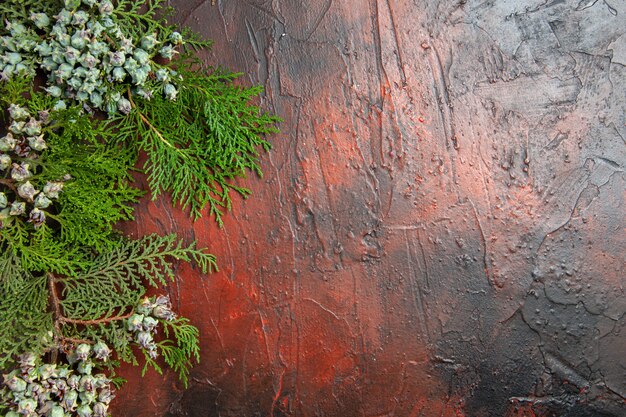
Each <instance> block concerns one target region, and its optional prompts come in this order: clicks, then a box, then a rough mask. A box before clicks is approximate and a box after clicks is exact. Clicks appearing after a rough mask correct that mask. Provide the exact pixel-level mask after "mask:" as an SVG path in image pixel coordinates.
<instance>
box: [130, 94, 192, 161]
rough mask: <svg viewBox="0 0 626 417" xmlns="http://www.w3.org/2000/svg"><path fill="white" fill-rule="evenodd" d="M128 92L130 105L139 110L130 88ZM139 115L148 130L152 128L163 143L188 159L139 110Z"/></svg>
mask: <svg viewBox="0 0 626 417" xmlns="http://www.w3.org/2000/svg"><path fill="white" fill-rule="evenodd" d="M127 92H128V101H130V105H131V106H132V108H133V109H137V105H136V104H135V101H134V100H133V95H132V93H131V91H130V87H129V88H128V90H127ZM137 114H139V117H140V118H141V121H142V122H144V123H145V124H146V126H148V128H150V130H152V131H153V132H154V134H155V135H157V137H158V138H159V139H160V140H161V142H163V143H165V144H166V145H167V146H169V147H170V148H172V149H174V150H176V151H177V152H178V153H179V154H180V155H181V156H182V157H184V158H187V155H185V154H184V153H182V152H181V151H180V149H178V148H177V147H176V146H174V145H172V144H171V143H170V142H169V141H168V140H167V139H165V138H164V137H163V135H162V134H161V132H159V130H158V129H157V128H156V127H154V125H153V124H152V123H150V120H148V118H147V117H146V116H144V115H143V113H142V112H140V111H139V110H137Z"/></svg>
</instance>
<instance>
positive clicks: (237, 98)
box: [114, 58, 278, 225]
mask: <svg viewBox="0 0 626 417" xmlns="http://www.w3.org/2000/svg"><path fill="white" fill-rule="evenodd" d="M194 63H195V61H193V60H190V59H189V58H183V59H182V60H180V61H178V62H177V63H176V64H177V65H178V66H177V70H178V72H179V73H180V74H181V75H182V81H180V82H179V95H178V98H177V100H176V101H175V102H171V101H169V100H167V99H165V98H163V97H161V96H157V97H154V98H153V99H151V100H142V99H136V100H135V102H134V103H133V104H135V106H134V108H133V110H132V111H131V113H130V114H129V115H128V116H127V117H123V116H117V117H116V118H115V119H114V123H116V124H117V126H118V127H119V134H118V139H119V140H121V141H123V142H124V143H125V144H127V145H128V146H136V147H137V148H138V149H139V150H143V151H145V152H146V154H147V156H148V159H147V161H146V163H145V165H144V169H145V170H146V172H147V173H148V181H149V184H150V188H151V190H152V196H153V198H157V197H158V196H159V195H160V194H161V193H162V192H169V193H171V195H172V198H173V199H174V201H176V202H178V203H180V204H181V205H182V206H183V208H186V209H189V210H190V212H191V214H192V215H193V216H194V217H199V216H200V215H201V214H202V211H203V209H204V208H205V206H208V207H209V213H210V214H211V215H214V216H215V218H216V220H217V222H218V223H219V224H220V225H221V224H222V220H221V216H222V212H223V210H230V207H231V197H230V191H231V190H234V191H236V192H238V193H239V194H241V195H243V196H247V195H248V194H249V190H247V189H245V188H242V187H240V186H237V185H236V184H235V182H234V180H235V179H236V178H237V177H245V175H246V172H247V171H252V172H255V173H257V174H258V175H261V169H260V166H259V163H258V158H259V153H258V149H264V150H269V148H270V145H269V143H268V142H267V141H265V140H264V139H263V135H266V134H269V133H273V132H276V128H275V125H276V123H277V121H278V119H277V118H276V117H274V116H270V115H268V114H265V113H261V112H260V110H259V108H258V107H256V106H254V105H251V104H250V100H251V99H252V98H253V97H254V96H257V95H258V94H259V93H260V92H261V88H260V87H253V88H243V87H240V86H237V85H235V84H234V80H235V79H236V77H237V76H238V74H234V73H228V72H222V71H218V70H210V69H205V70H204V71H205V72H202V73H200V74H198V73H197V72H196V71H194V70H192V67H193V64H194ZM172 120H176V123H172Z"/></svg>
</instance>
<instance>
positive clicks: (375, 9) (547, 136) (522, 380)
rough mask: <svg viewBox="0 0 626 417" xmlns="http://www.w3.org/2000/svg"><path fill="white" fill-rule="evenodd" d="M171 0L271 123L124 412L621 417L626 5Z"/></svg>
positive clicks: (158, 220) (210, 57) (148, 209)
mask: <svg viewBox="0 0 626 417" xmlns="http://www.w3.org/2000/svg"><path fill="white" fill-rule="evenodd" d="M211 3H212V2H211V1H210V0H208V1H201V0H174V1H171V4H172V5H173V6H174V7H175V8H176V10H177V12H176V15H175V19H176V20H177V21H179V22H184V23H185V24H188V25H190V26H191V27H193V28H194V29H195V30H197V31H199V32H200V33H202V34H203V35H205V36H207V37H209V38H211V39H213V40H214V41H215V47H214V49H213V51H212V52H211V53H207V54H206V55H205V58H206V61H207V62H208V63H216V64H220V65H224V66H227V67H229V68H231V69H234V70H236V71H241V72H243V73H245V76H244V77H243V78H242V82H243V83H245V84H261V85H264V86H265V89H266V95H265V97H264V98H263V100H262V102H261V105H262V106H263V108H265V109H267V110H271V111H273V112H275V113H277V114H278V115H280V116H281V117H282V118H283V119H284V123H283V124H282V127H281V128H282V134H281V135H277V136H276V137H273V138H271V142H272V143H273V144H274V150H273V151H272V152H271V153H270V154H268V155H264V156H263V166H264V172H265V176H264V177H263V178H262V179H260V178H256V177H251V178H249V179H247V180H245V181H242V185H246V186H248V187H250V188H252V189H253V190H254V194H253V196H252V198H251V199H249V200H247V201H245V202H244V201H240V200H237V201H236V203H235V207H234V214H232V215H229V216H227V218H226V222H225V226H224V229H223V230H219V229H218V228H217V227H215V225H214V223H213V221H212V220H210V219H208V218H207V219H202V220H199V221H198V222H196V223H192V222H190V221H189V220H187V219H186V217H185V216H184V215H183V214H181V213H180V212H178V211H177V210H173V209H171V208H170V206H169V205H168V204H167V203H166V202H163V201H159V202H156V203H148V202H146V203H144V204H143V205H142V206H141V207H140V209H139V211H138V214H137V218H138V226H137V228H138V229H137V231H138V232H141V233H145V232H152V231H157V232H161V233H165V232H169V231H177V232H178V233H180V234H181V235H183V236H185V237H186V238H188V239H193V238H195V239H197V240H198V241H199V243H200V245H201V246H208V247H209V248H210V250H211V251H212V252H213V253H215V254H216V255H217V256H218V260H219V264H220V265H221V270H220V272H219V273H216V274H213V275H210V276H208V277H201V276H200V275H199V274H198V272H197V271H195V270H193V269H191V268H187V267H181V269H180V271H179V279H178V281H177V283H176V284H175V285H173V286H172V287H171V288H170V291H171V294H172V296H173V297H174V298H175V299H177V300H178V301H179V302H178V308H179V311H180V312H181V313H182V314H184V315H186V316H188V317H191V318H192V321H193V323H194V324H195V325H197V326H198V327H199V328H200V329H201V333H202V347H203V351H202V361H201V364H200V365H199V366H197V367H196V368H195V369H194V370H193V372H192V382H191V385H190V388H189V389H188V390H186V391H185V390H183V389H182V388H181V386H180V384H179V383H177V382H176V378H175V377H174V375H172V374H171V373H166V374H165V375H164V376H163V377H160V376H158V375H155V374H153V373H152V374H149V376H147V377H146V378H144V379H140V378H139V377H138V375H137V371H135V370H130V369H129V370H127V371H126V372H125V375H126V376H128V378H129V379H130V381H131V382H130V383H129V384H127V386H126V387H125V388H124V390H123V392H121V393H120V395H119V398H118V400H117V404H116V407H117V413H116V414H115V415H118V416H172V417H174V416H198V417H200V416H238V417H249V416H302V417H305V416H306V417H309V416H311V417H312V416H331V417H332V416H338V417H339V416H345V417H352V416H362V417H365V416H367V417H370V416H371V417H374V416H398V417H404V416H407V417H408V416H426V417H430V416H444V417H448V416H450V417H451V416H457V417H458V416H467V417H481V416H497V417H501V416H573V417H575V416H614V417H617V416H624V415H626V408H625V397H626V374H625V373H626V354H625V352H626V333H625V332H626V329H625V328H624V324H625V315H624V312H625V310H626V297H625V294H624V282H625V280H624V270H625V267H626V265H625V262H624V254H625V253H626V238H625V233H624V231H625V226H626V223H625V221H624V214H625V205H624V200H625V199H624V197H625V192H624V190H625V187H624V186H625V182H626V176H625V174H624V166H625V164H626V142H625V138H626V126H625V121H626V119H625V114H626V111H625V110H626V88H625V86H626V25H625V24H624V18H625V17H626V3H624V2H623V1H620V0H606V1H604V0H596V1H594V0H590V1H588V0H583V1H582V2H581V1H579V0H575V1H565V0H561V1H558V0H556V1H550V0H516V1H513V0H502V1H500V0H498V1H477V0H475V1H472V0H467V1H464V0H461V1H458V0H440V1H436V0H419V1H418V0H415V1H409V0H349V1H332V0H308V1H306V2H302V0H239V1H234V0H230V1H226V0H224V1H217V2H216V4H215V5H212V4H211Z"/></svg>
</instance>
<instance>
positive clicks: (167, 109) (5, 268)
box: [0, 0, 279, 416]
mask: <svg viewBox="0 0 626 417" xmlns="http://www.w3.org/2000/svg"><path fill="white" fill-rule="evenodd" d="M113 3H114V7H113V6H112V4H110V3H108V0H103V1H98V0H63V1H61V0H48V1H33V0H5V1H3V2H0V18H1V19H3V20H6V21H7V24H6V25H5V27H4V29H0V35H2V39H1V40H0V107H1V108H2V110H3V111H2V112H0V114H1V116H0V117H2V118H3V121H4V125H3V127H2V128H1V129H0V131H1V133H0V136H2V135H5V136H2V137H0V370H3V371H4V370H6V371H10V370H11V369H12V368H15V369H14V371H13V376H16V375H17V374H16V373H15V372H17V369H18V368H20V369H21V370H22V372H27V371H28V368H29V367H30V366H31V365H29V363H30V362H28V361H26V360H25V359H24V357H29V358H36V361H37V363H38V364H39V363H46V361H58V360H61V361H66V362H68V363H69V364H70V365H72V366H74V365H75V364H76V363H77V362H76V358H77V357H78V356H77V355H78V353H77V352H78V351H79V350H80V349H81V348H82V349H83V350H84V349H87V350H89V349H90V348H89V346H90V345H94V348H93V351H91V353H90V354H91V355H93V358H94V360H95V359H98V360H100V361H101V362H99V363H98V365H97V366H102V367H104V368H106V369H108V371H107V372H108V373H112V372H114V369H115V367H116V366H118V364H119V362H118V361H124V362H129V363H132V364H135V365H139V363H140V360H139V359H138V357H139V358H142V361H143V364H144V368H143V370H144V372H145V371H146V370H147V369H148V368H150V367H152V368H154V369H155V370H156V371H157V372H162V369H161V367H160V364H162V363H165V364H166V365H167V366H168V367H169V368H171V369H172V370H173V371H174V372H176V373H177V374H178V376H179V377H180V379H181V381H182V382H183V384H184V385H185V386H187V384H188V376H189V371H190V367H191V364H192V363H193V362H198V361H199V359H200V354H199V331H198V329H197V328H196V327H194V326H193V325H191V324H190V322H189V320H188V319H186V318H184V317H177V316H176V315H175V313H173V312H172V311H171V303H170V301H169V298H168V297H164V296H159V297H152V298H150V297H145V295H146V292H147V290H148V289H149V288H153V290H155V291H156V290H157V289H158V288H163V287H165V286H167V285H168V284H169V282H171V281H172V280H175V279H176V273H175V272H176V271H175V266H176V264H177V263H179V262H186V263H190V264H192V265H194V266H195V267H196V268H197V269H198V270H199V271H200V272H201V273H209V272H212V271H215V270H217V266H216V261H215V257H214V256H213V255H211V254H208V253H206V251H205V250H204V249H199V248H197V247H196V244H195V243H193V242H192V243H184V242H183V241H182V240H181V239H179V238H178V237H177V236H176V235H174V234H170V235H165V236H158V235H149V236H145V237H142V238H138V239H131V238H129V237H127V236H124V235H123V234H122V233H120V232H119V231H118V229H117V228H116V226H117V225H118V224H119V222H123V221H132V220H133V212H134V208H135V204H136V203H137V202H138V200H139V198H140V197H141V196H143V195H144V194H145V193H146V191H145V190H142V189H140V188H138V187H137V185H136V183H135V180H134V177H133V175H131V174H132V173H138V172H141V173H144V174H146V176H147V182H148V185H149V188H150V189H149V190H148V191H149V192H150V194H151V197H152V198H153V199H156V198H158V197H159V196H161V195H162V194H164V193H167V194H169V195H171V197H172V199H173V200H174V201H175V202H177V203H179V204H180V205H181V206H182V207H183V208H184V209H186V210H188V211H189V213H190V214H191V215H192V216H193V217H194V218H198V217H199V216H201V215H202V214H203V213H205V212H208V214H209V215H210V216H214V217H215V219H216V221H217V223H218V224H219V225H222V215H223V213H224V212H226V211H228V210H230V208H231V198H232V196H231V194H232V192H233V191H234V192H235V193H238V194H240V195H242V196H247V195H248V194H249V193H250V191H249V190H247V189H245V188H243V187H241V186H239V185H237V179H238V178H242V177H245V176H246V175H247V173H248V172H253V173H255V174H257V175H261V169H260V165H259V156H260V152H261V151H267V150H269V148H270V145H269V143H268V142H267V141H266V140H265V139H264V138H263V137H264V136H265V135H266V134H269V133H273V132H276V128H275V125H276V123H277V122H278V121H279V120H278V118H276V117H274V116H271V115H269V114H266V113H263V112H261V111H260V109H259V108H258V107H257V106H255V105H253V104H251V102H252V101H253V100H254V98H255V97H256V96H257V95H259V94H260V93H261V88H260V87H252V88H246V87H242V86H239V85H237V84H236V78H237V77H238V75H239V74H235V73H230V72H226V71H222V70H217V69H214V68H211V67H205V66H203V65H201V63H200V62H199V61H198V60H197V59H196V58H194V55H193V52H194V51H195V50H197V49H200V48H206V47H208V46H210V42H208V41H204V40H201V39H200V38H199V37H198V36H197V35H195V34H193V33H192V32H190V31H189V30H187V29H184V28H183V29H180V30H179V29H177V28H176V27H175V26H173V25H170V24H169V23H168V22H167V20H166V17H167V15H168V13H171V10H170V9H168V8H166V7H164V5H165V3H166V2H165V0H148V1H145V0H118V1H115V2H113ZM105 6H106V7H105ZM33 13H45V14H46V16H42V15H40V16H34V17H33V16H32V15H31V14H33ZM63 13H65V17H64V18H63V16H62V15H63ZM80 13H83V16H82V17H81V15H80ZM77 15H78V19H74V17H76V16H77ZM57 16H61V17H57ZM62 19H65V20H66V21H65V22H61V20H62ZM81 19H83V20H82V21H81ZM33 22H36V23H33ZM55 22H56V23H55ZM33 25H35V26H36V27H35V26H33ZM97 25H101V31H100V32H99V34H97V33H96V32H98V29H97ZM53 27H56V29H53ZM85 28H88V29H89V30H85ZM92 29H93V31H92ZM179 32H180V33H179ZM181 34H182V35H181ZM70 35H71V36H70ZM100 40H102V42H100ZM105 40H106V42H105ZM68 42H70V43H71V45H73V46H72V47H71V48H72V49H73V50H72V49H70V47H68V46H67V43H68ZM99 42H100V43H99ZM94 45H95V46H94ZM74 47H75V48H74ZM55 48H56V49H55ZM142 48H143V49H142ZM160 48H162V49H160ZM48 49H49V50H48ZM46 50H47V52H45V51H46ZM163 50H165V51H163ZM96 51H97V52H96ZM91 52H93V54H94V55H91ZM116 53H120V54H123V56H124V59H126V60H127V62H128V61H130V62H133V61H135V67H132V65H131V66H124V67H123V68H124V70H123V71H121V69H122V65H123V64H119V63H118V64H114V63H112V62H111V60H112V55H114V54H116ZM76 54H79V55H80V59H78V58H77V57H76V56H74V55H76ZM176 54H179V55H180V56H179V57H178V58H175V56H176ZM88 55H89V56H88ZM169 57H172V58H173V59H171V60H164V59H163V58H169ZM119 59H120V60H122V58H119ZM46 60H47V61H46ZM94 60H96V61H98V60H99V61H98V62H99V63H100V64H102V65H101V67H98V68H94V65H95V64H94V62H95V61H94ZM131 60H132V61H131ZM138 62H139V63H140V64H141V65H139V64H137V63H138ZM104 66H107V69H106V70H105V69H103V68H104ZM61 69H63V71H61ZM91 70H93V71H91ZM115 71H117V74H120V73H121V75H120V76H119V79H114V78H113V77H112V74H113V73H114V72H115ZM120 71H121V72H120ZM65 72H68V73H67V74H64V73H65ZM35 73H36V74H37V75H38V78H36V79H33V76H34V75H33V74H35ZM62 73H63V74H64V75H63V74H62ZM94 73H95V75H94ZM88 74H91V75H88ZM142 75H143V76H145V77H141V76H142ZM89 77H92V78H94V77H95V78H96V79H95V80H94V79H90V78H89ZM94 93H95V94H94ZM107 116H108V118H107ZM31 131H32V132H31ZM7 132H8V133H7ZM29 132H30V133H29ZM140 155H145V157H146V158H145V163H144V165H143V166H142V167H141V169H138V168H137V167H136V165H137V161H138V160H139V156H140ZM157 327H158V328H159V329H162V332H161V333H159V336H158V337H156V338H153V336H154V335H156V334H157V333H156V332H157ZM109 347H110V348H111V349H112V350H113V352H114V357H113V358H109V357H108V355H109V354H110V352H109ZM96 348H97V349H98V352H100V353H97V352H96ZM102 352H104V353H102ZM59 354H61V355H60V356H61V357H59ZM98 355H100V356H99V357H97V356H98ZM159 355H160V356H162V362H161V361H160V360H159V359H158V357H159ZM81 360H82V361H84V362H85V363H87V362H89V361H91V359H88V358H87V357H83V358H82V359H81ZM90 363H91V362H90ZM64 366H65V365H64ZM83 366H84V364H83ZM81 372H82V371H81ZM90 372H91V368H89V372H85V373H86V374H89V373H90ZM111 376H113V375H111ZM111 382H112V383H114V384H118V383H121V382H122V379H121V378H112V380H111ZM1 385H2V384H0V392H1V393H2V395H5V394H6V395H8V397H7V396H2V398H1V400H2V401H4V402H5V403H0V410H2V409H3V408H4V409H10V410H12V411H11V412H13V411H15V410H14V409H15V408H16V407H18V406H17V405H16V404H15V401H13V400H10V401H13V402H12V403H10V404H9V403H8V402H7V401H9V400H6V398H12V397H10V396H11V395H13V394H11V393H9V391H7V389H6V387H2V386H1ZM5 385H6V384H5ZM55 398H56V397H55ZM10 401H9V402H10ZM81 401H82V399H81ZM107 406H108V402H107ZM55 407H60V405H56V406H55ZM64 407H66V408H67V409H66V410H65V411H66V412H67V415H72V416H73V415H75V414H74V412H75V410H74V409H71V407H69V406H64ZM68 407H69V408H68ZM37 412H38V413H39V414H41V413H44V414H45V413H47V411H42V410H38V411H37Z"/></svg>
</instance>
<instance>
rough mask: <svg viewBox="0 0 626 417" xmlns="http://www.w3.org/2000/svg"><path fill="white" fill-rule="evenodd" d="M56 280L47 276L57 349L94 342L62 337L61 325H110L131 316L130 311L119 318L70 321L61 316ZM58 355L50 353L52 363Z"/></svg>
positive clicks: (53, 352)
mask: <svg viewBox="0 0 626 417" xmlns="http://www.w3.org/2000/svg"><path fill="white" fill-rule="evenodd" d="M57 282H58V281H57V279H56V277H55V276H54V274H51V273H49V274H48V288H49V290H50V301H51V303H52V309H53V311H52V314H53V318H54V331H55V339H56V341H57V345H58V347H59V348H65V345H67V344H72V345H78V344H81V343H87V344H93V343H94V342H93V341H91V340H85V339H77V338H74V337H66V336H64V335H63V330H62V325H64V324H78V325H83V326H89V325H95V324H104V323H110V322H113V321H118V320H124V319H127V318H128V317H130V316H131V315H132V314H133V311H131V312H130V313H128V314H124V315H121V316H115V317H108V318H102V319H97V320H77V319H70V318H68V317H65V316H64V315H63V311H62V307H61V299H60V297H59V293H58V289H57ZM57 355H58V350H56V349H55V350H53V351H52V361H53V362H56V360H57Z"/></svg>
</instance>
